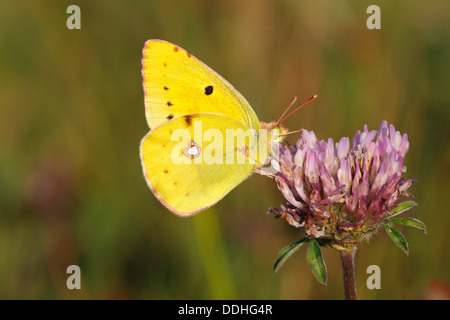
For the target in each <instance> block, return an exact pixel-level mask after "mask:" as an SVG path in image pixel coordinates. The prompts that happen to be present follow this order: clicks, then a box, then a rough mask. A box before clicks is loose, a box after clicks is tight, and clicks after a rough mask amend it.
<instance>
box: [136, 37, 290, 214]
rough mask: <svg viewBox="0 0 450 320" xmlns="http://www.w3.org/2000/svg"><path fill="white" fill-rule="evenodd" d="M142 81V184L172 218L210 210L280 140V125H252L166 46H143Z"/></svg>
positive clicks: (242, 104) (227, 92) (220, 83)
mask: <svg viewBox="0 0 450 320" xmlns="http://www.w3.org/2000/svg"><path fill="white" fill-rule="evenodd" d="M142 77H143V87H144V96H145V115H146V118H147V123H148V125H149V127H150V130H151V131H150V132H149V133H148V134H147V135H146V136H145V137H144V138H143V139H142V141H141V145H140V156H141V162H142V167H143V171H144V176H145V179H146V181H147V183H148V185H149V187H150V189H151V190H152V192H153V193H154V194H155V196H156V198H157V199H158V200H159V201H160V202H161V203H162V204H163V205H164V206H166V207H167V208H168V209H169V210H170V211H172V212H173V213H175V214H177V215H181V216H190V215H193V214H195V213H198V212H200V211H202V210H204V209H206V208H208V207H210V206H211V205H213V204H215V203H217V202H218V201H219V200H221V199H222V198H223V197H224V196H225V195H226V194H227V193H229V192H230V191H231V190H232V189H233V188H235V187H236V186H237V185H238V184H240V183H241V182H242V181H243V180H245V179H246V178H247V177H248V176H250V174H252V173H253V171H255V170H258V168H260V167H262V166H263V165H264V164H266V162H267V161H268V159H269V158H270V153H271V152H270V150H271V147H272V140H281V135H280V134H284V133H287V129H286V128H284V127H282V126H281V125H280V124H279V123H280V121H278V122H277V123H268V124H267V123H264V122H260V121H259V120H258V117H257V116H256V114H255V112H254V111H253V109H252V108H251V107H250V105H249V103H248V102H247V100H245V98H244V97H243V96H242V95H241V94H240V93H239V92H238V91H237V90H236V89H235V88H234V87H233V86H232V85H231V84H229V83H228V82H227V81H226V80H225V79H224V78H222V77H221V76H220V75H219V74H217V73H216V72H215V71H214V70H212V69H211V68H209V67H208V66H207V65H206V64H204V63H203V62H201V61H200V60H198V59H197V58H195V57H194V56H193V55H191V54H189V53H188V52H186V51H185V50H184V49H182V48H180V47H178V46H177V45H174V44H172V43H169V42H166V41H163V40H148V41H147V42H146V43H145V46H144V49H143V57H142ZM280 119H281V118H280ZM261 129H262V130H261ZM270 129H276V130H278V131H277V132H278V133H280V134H277V135H275V134H273V132H270ZM249 132H250V134H249ZM233 134H234V135H233ZM242 160H243V161H242Z"/></svg>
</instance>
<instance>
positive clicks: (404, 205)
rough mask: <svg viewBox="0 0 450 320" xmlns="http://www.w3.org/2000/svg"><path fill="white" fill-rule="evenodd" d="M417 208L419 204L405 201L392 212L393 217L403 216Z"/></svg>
mask: <svg viewBox="0 0 450 320" xmlns="http://www.w3.org/2000/svg"><path fill="white" fill-rule="evenodd" d="M415 206H417V203H415V202H414V201H405V202H402V203H399V204H398V206H397V208H395V210H394V211H392V215H391V217H395V216H398V215H399V214H402V213H403V212H405V211H407V210H409V209H411V208H412V207H415Z"/></svg>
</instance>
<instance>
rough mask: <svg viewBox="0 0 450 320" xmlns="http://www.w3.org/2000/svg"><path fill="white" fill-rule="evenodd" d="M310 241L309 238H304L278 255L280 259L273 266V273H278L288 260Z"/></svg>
mask: <svg viewBox="0 0 450 320" xmlns="http://www.w3.org/2000/svg"><path fill="white" fill-rule="evenodd" d="M308 241H309V238H308V237H304V238H302V239H300V240H297V241H295V242H292V243H291V244H290V245H288V246H286V247H284V248H283V249H281V250H280V252H279V253H278V257H277V259H276V260H275V263H274V264H273V273H277V272H278V270H280V268H281V267H282V266H283V264H284V263H285V262H286V260H287V259H288V258H289V257H290V256H292V255H293V254H294V253H295V252H296V251H297V250H298V249H300V248H301V247H302V245H303V244H304V243H306V242H308Z"/></svg>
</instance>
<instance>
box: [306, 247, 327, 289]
mask: <svg viewBox="0 0 450 320" xmlns="http://www.w3.org/2000/svg"><path fill="white" fill-rule="evenodd" d="M306 261H307V262H308V265H309V267H310V268H311V271H312V272H313V274H314V276H315V277H316V279H317V281H319V282H320V283H322V284H325V285H326V284H327V267H326V266H325V262H324V261H323V257H322V250H321V249H320V245H319V243H318V242H317V241H316V240H314V239H311V240H310V241H309V246H308V252H307V253H306Z"/></svg>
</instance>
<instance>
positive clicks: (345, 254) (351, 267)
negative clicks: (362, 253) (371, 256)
mask: <svg viewBox="0 0 450 320" xmlns="http://www.w3.org/2000/svg"><path fill="white" fill-rule="evenodd" d="M355 252H356V248H353V249H352V250H351V251H346V250H343V251H341V262H342V273H343V277H344V290H345V300H356V286H355Z"/></svg>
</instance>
